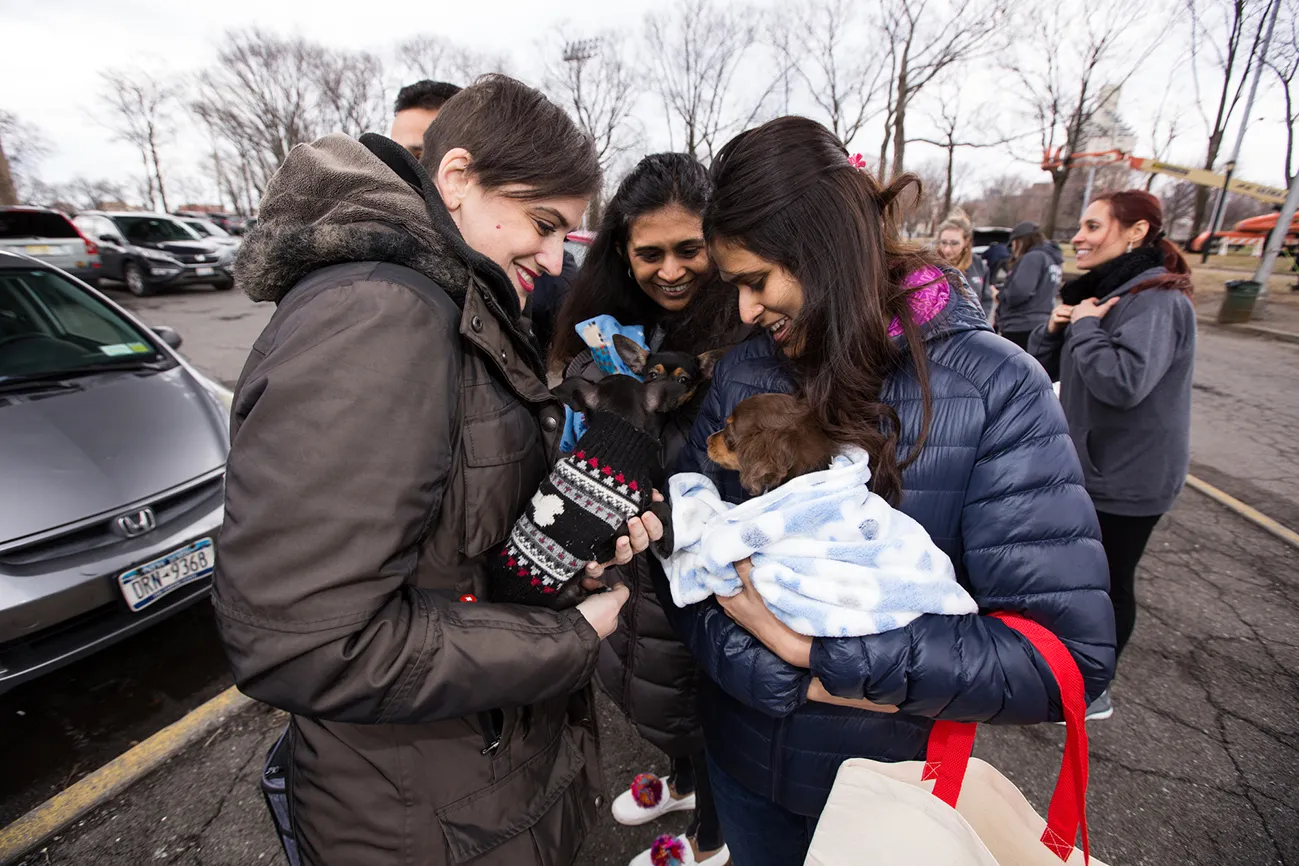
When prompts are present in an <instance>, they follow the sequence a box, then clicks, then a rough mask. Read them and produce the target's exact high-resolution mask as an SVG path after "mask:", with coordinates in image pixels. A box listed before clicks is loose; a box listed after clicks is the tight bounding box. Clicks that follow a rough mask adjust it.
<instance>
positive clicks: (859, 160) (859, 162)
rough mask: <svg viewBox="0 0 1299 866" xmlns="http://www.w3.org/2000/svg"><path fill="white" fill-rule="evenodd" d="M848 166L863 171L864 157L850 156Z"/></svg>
mask: <svg viewBox="0 0 1299 866" xmlns="http://www.w3.org/2000/svg"><path fill="white" fill-rule="evenodd" d="M848 164H849V165H851V166H852V167H853V168H855V169H858V170H861V169H864V168H866V157H864V156H862V155H861V154H860V153H854V154H853V155H852V156H850V157H848Z"/></svg>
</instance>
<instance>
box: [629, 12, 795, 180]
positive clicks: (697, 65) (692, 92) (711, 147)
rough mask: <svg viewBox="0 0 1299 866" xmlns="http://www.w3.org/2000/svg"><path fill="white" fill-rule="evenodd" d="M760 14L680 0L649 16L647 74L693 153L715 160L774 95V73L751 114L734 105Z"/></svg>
mask: <svg viewBox="0 0 1299 866" xmlns="http://www.w3.org/2000/svg"><path fill="white" fill-rule="evenodd" d="M759 18H760V15H759V13H758V12H757V10H755V9H753V8H751V7H745V6H736V7H719V6H717V5H715V4H714V0H678V2H677V3H676V4H675V5H674V6H673V7H672V8H671V9H670V10H669V11H667V12H666V13H660V14H653V13H651V14H649V15H647V16H646V19H645V31H646V34H645V35H646V42H647V47H648V49H649V54H650V56H651V58H652V60H651V61H650V64H651V68H650V69H649V70H648V76H649V78H650V80H651V83H652V86H653V88H654V89H655V90H656V91H657V92H658V95H659V97H660V99H661V100H662V102H663V109H664V112H665V113H666V115H667V122H668V130H669V134H672V131H673V122H674V121H675V122H676V123H677V124H679V125H680V127H681V132H682V134H683V135H684V137H685V142H684V149H685V151H686V152H687V153H689V154H690V155H691V156H694V157H697V158H700V159H704V160H711V159H712V156H713V154H714V153H715V152H716V150H717V145H718V144H719V139H720V138H721V136H722V135H723V134H725V133H726V132H728V131H731V130H733V129H735V128H737V127H739V128H743V127H745V126H748V125H749V124H751V123H752V122H753V121H754V119H755V118H757V117H758V116H759V114H760V113H761V111H762V109H763V106H764V105H765V104H766V102H767V100H768V99H769V97H770V96H771V95H772V94H774V93H775V92H776V91H777V89H778V87H779V85H780V83H781V80H782V79H781V76H779V75H777V76H775V77H773V79H772V80H771V82H770V84H768V86H767V88H766V90H765V92H763V93H762V95H761V96H760V98H759V99H758V100H757V101H756V102H755V103H754V107H753V108H752V110H750V111H749V112H747V113H737V112H735V110H734V108H733V106H732V105H731V102H732V99H733V94H732V85H733V84H734V80H735V75H736V73H737V72H738V71H739V69H740V67H741V65H742V63H743V61H744V59H745V56H746V54H748V52H749V49H751V48H752V47H753V46H754V43H755V42H756V41H757V36H758V23H759Z"/></svg>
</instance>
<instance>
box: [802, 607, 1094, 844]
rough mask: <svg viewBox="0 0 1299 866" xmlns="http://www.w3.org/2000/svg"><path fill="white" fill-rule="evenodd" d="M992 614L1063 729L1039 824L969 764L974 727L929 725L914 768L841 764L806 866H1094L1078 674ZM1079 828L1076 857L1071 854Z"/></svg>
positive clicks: (1036, 636) (1046, 636) (1014, 619)
mask: <svg viewBox="0 0 1299 866" xmlns="http://www.w3.org/2000/svg"><path fill="white" fill-rule="evenodd" d="M992 616H994V617H996V618H997V619H999V620H1001V621H1002V622H1004V623H1005V624H1006V625H1007V626H1009V627H1010V628H1012V629H1014V630H1015V631H1017V632H1019V633H1020V634H1022V635H1023V636H1024V637H1025V638H1027V639H1028V641H1029V642H1030V643H1031V644H1032V645H1033V646H1034V647H1035V648H1036V649H1037V651H1038V652H1039V653H1041V655H1042V657H1043V658H1044V659H1045V660H1046V662H1047V664H1048V665H1049V666H1050V668H1051V673H1052V674H1054V675H1055V680H1056V684H1057V685H1058V687H1059V690H1060V700H1061V703H1062V704H1063V707H1064V717H1065V724H1066V732H1065V747H1064V759H1063V761H1062V763H1061V767H1060V778H1059V780H1058V781H1057V783H1056V787H1055V793H1054V794H1053V795H1052V797H1051V805H1050V808H1049V809H1048V810H1047V819H1046V820H1045V821H1044V820H1042V818H1041V816H1039V815H1038V814H1037V812H1036V811H1035V810H1034V809H1033V807H1032V806H1031V805H1030V804H1029V802H1028V800H1026V799H1025V798H1024V795H1023V794H1022V793H1020V791H1019V789H1018V788H1016V787H1015V785H1014V783H1012V782H1011V781H1010V780H1009V779H1007V778H1006V777H1005V776H1003V775H1002V774H1001V773H999V772H998V771H997V769H996V768H995V767H993V766H992V765H991V764H989V763H987V762H986V761H982V760H980V759H978V758H972V757H971V756H970V754H971V752H972V751H973V750H974V734H975V725H974V724H973V723H970V722H946V721H939V722H935V723H934V727H933V731H932V732H931V733H930V735H929V747H928V750H927V753H926V758H925V760H924V761H903V762H900V763H892V764H890V763H884V762H882V761H871V760H867V759H864V758H853V759H851V760H848V761H845V762H844V763H843V765H842V766H841V767H840V768H839V774H838V775H837V776H836V777H835V783H834V787H833V788H832V789H831V791H830V798H829V800H828V801H827V803H826V806H825V810H824V811H823V812H822V813H821V819H820V821H819V823H818V824H817V828H816V834H815V835H814V836H813V837H812V845H811V848H810V849H809V850H808V855H807V860H806V861H805V863H806V866H848V864H852V866H866V864H876V863H878V864H881V866H883V864H893V863H897V864H906V866H1060V864H1061V863H1065V864H1068V866H1084V864H1087V863H1088V862H1090V863H1091V864H1094V866H1104V864H1102V863H1101V862H1100V861H1098V860H1095V859H1091V857H1090V853H1091V852H1090V845H1089V842H1088V839H1087V729H1086V727H1085V725H1084V715H1085V713H1086V709H1087V706H1086V697H1085V695H1084V691H1083V680H1082V674H1081V673H1079V671H1078V665H1077V664H1076V663H1075V662H1074V660H1073V656H1071V655H1070V654H1069V651H1068V650H1067V649H1065V646H1064V644H1062V643H1061V642H1060V639H1059V638H1057V637H1056V636H1055V635H1053V634H1052V633H1051V632H1050V631H1049V630H1047V629H1046V628H1043V627H1042V626H1040V625H1038V624H1037V623H1035V622H1032V621H1031V620H1027V619H1025V618H1023V617H1021V616H1018V615H1015V614H1007V613H996V614H992ZM1079 830H1081V831H1082V849H1081V850H1079V849H1077V848H1075V847H1074V843H1075V840H1076V839H1077V837H1078V834H1079Z"/></svg>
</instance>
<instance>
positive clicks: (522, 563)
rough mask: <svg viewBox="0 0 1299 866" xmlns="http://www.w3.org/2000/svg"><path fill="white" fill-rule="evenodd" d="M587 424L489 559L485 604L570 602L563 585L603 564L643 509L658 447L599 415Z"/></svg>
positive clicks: (575, 595)
mask: <svg viewBox="0 0 1299 866" xmlns="http://www.w3.org/2000/svg"><path fill="white" fill-rule="evenodd" d="M587 425H588V426H587V430H586V433H585V434H584V435H583V436H582V438H581V439H579V440H578V442H577V448H576V450H575V451H574V452H573V453H572V454H569V455H568V456H566V457H562V458H560V460H559V462H558V463H556V464H555V468H554V469H552V470H551V472H550V476H549V477H548V478H546V480H544V481H543V482H542V483H541V487H540V488H538V489H537V492H536V494H535V495H534V496H533V497H532V501H531V502H530V503H528V508H527V510H526V511H525V512H524V513H523V515H522V516H521V517H519V519H518V520H517V521H516V522H515V524H514V529H513V530H512V531H511V532H510V537H509V538H508V539H507V540H506V542H505V544H504V545H503V546H502V548H501V549H500V551H498V552H497V554H496V555H495V556H493V557H492V560H491V562H490V563H489V569H490V575H489V581H490V585H491V589H492V601H497V602H513V603H517V604H537V605H544V606H546V607H562V606H566V605H571V604H576V603H577V602H578V601H580V600H581V596H582V594H581V593H580V592H578V591H577V590H576V588H575V587H570V586H569V582H570V581H571V580H572V579H573V577H574V576H575V575H577V574H578V573H579V572H580V571H582V570H583V569H584V568H585V566H586V564H587V563H588V562H592V561H597V562H603V561H605V560H608V559H610V558H611V557H612V556H613V550H614V543H615V542H616V541H617V538H618V536H619V535H623V534H626V524H627V520H628V519H629V518H632V517H635V516H636V515H638V514H642V513H643V512H644V511H646V510H647V509H648V508H649V505H650V501H651V491H652V489H653V484H652V481H651V478H652V477H653V474H654V470H655V469H656V467H657V465H658V461H659V443H658V441H657V440H655V439H654V438H652V437H650V436H649V435H648V434H646V433H644V432H642V431H641V430H638V429H636V428H635V427H633V426H632V425H631V424H629V423H627V422H626V421H624V420H623V419H622V418H620V417H618V416H617V415H611V414H609V413H607V412H593V413H591V414H589V415H588V416H587ZM565 589H569V590H570V591H568V592H564V590H565Z"/></svg>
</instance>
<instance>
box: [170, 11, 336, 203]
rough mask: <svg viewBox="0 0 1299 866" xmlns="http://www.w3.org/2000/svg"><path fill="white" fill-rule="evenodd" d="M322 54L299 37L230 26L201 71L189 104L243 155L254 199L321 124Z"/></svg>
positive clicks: (243, 168)
mask: <svg viewBox="0 0 1299 866" xmlns="http://www.w3.org/2000/svg"><path fill="white" fill-rule="evenodd" d="M323 54H324V50H323V49H322V48H321V47H320V46H318V45H315V44H313V43H309V42H307V41H305V40H303V39H300V38H293V39H286V38H282V37H279V36H275V35H273V34H269V33H264V32H262V31H260V30H257V29H252V30H243V31H232V32H230V33H228V34H226V38H225V42H224V43H223V44H222V46H221V48H220V49H219V50H218V52H217V62H216V64H215V65H214V66H212V67H211V68H209V69H207V70H205V71H204V72H202V73H201V74H200V76H199V96H198V99H197V100H196V101H195V102H194V103H193V105H192V106H191V107H192V109H193V110H194V113H195V114H197V115H198V116H199V117H200V118H201V119H202V120H203V121H205V122H206V123H208V124H209V125H210V126H211V127H212V129H214V130H215V131H216V133H217V135H219V136H220V137H221V138H222V139H224V140H225V141H227V142H229V143H230V145H231V146H232V148H233V150H234V151H235V153H236V154H237V155H238V160H239V163H240V166H239V167H240V173H241V174H242V175H243V177H244V179H245V187H246V189H245V192H246V193H248V196H249V198H250V199H251V198H252V192H253V191H255V192H256V195H257V196H258V197H260V196H261V194H262V191H263V190H265V188H266V183H267V182H268V181H269V180H270V177H271V175H272V174H274V173H275V170H276V169H277V168H279V166H280V163H282V162H283V161H284V158H285V157H286V156H288V155H289V151H290V150H292V149H293V147H294V146H295V145H298V144H302V143H304V142H309V141H312V140H314V139H315V138H317V137H318V136H319V134H320V132H321V130H322V129H323V128H324V123H323V119H322V117H321V110H320V109H321V99H320V95H319V84H318V74H317V73H318V71H319V70H320V68H321V66H322V64H323V60H322V57H323ZM250 207H251V205H250Z"/></svg>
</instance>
